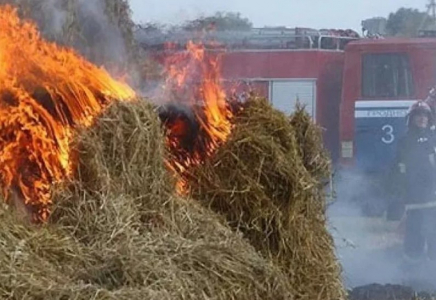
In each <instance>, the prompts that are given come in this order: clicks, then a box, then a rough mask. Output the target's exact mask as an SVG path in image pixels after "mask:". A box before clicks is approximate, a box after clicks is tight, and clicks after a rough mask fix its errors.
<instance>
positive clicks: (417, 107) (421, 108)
mask: <svg viewBox="0 0 436 300" xmlns="http://www.w3.org/2000/svg"><path fill="white" fill-rule="evenodd" d="M418 113H425V114H427V116H428V123H429V126H431V125H433V123H434V122H433V112H432V110H431V108H430V106H429V105H428V104H427V103H425V102H424V101H418V102H415V103H414V104H413V105H412V106H411V107H410V108H409V111H408V112H407V120H406V122H407V125H408V126H410V120H411V119H412V117H413V116H414V115H416V114H418Z"/></svg>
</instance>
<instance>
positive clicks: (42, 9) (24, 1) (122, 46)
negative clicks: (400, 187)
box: [10, 0, 140, 83]
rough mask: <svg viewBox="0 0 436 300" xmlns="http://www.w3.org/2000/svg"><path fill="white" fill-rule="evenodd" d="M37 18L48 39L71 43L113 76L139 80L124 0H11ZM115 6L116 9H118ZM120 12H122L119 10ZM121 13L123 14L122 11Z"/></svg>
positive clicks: (132, 38) (30, 15)
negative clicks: (112, 0)
mask: <svg viewBox="0 0 436 300" xmlns="http://www.w3.org/2000/svg"><path fill="white" fill-rule="evenodd" d="M10 2H11V3H15V4H16V5H18V6H20V7H22V10H23V11H24V12H25V15H26V16H27V17H31V18H32V19H33V20H35V21H36V23H37V24H38V27H39V29H40V31H41V32H42V35H43V36H44V37H45V38H47V39H48V40H52V41H55V42H56V43H58V44H61V45H65V46H69V47H72V48H74V49H75V50H76V51H78V52H79V53H80V54H81V55H83V56H84V57H86V58H87V59H88V60H90V61H91V62H93V63H94V64H97V65H99V66H105V68H106V69H107V70H108V71H109V72H111V73H112V75H114V76H117V77H118V76H124V75H127V77H129V79H130V81H132V83H137V82H139V81H140V79H139V74H138V70H137V64H136V63H132V62H133V59H135V58H136V57H137V55H138V52H136V51H137V48H135V43H134V37H133V29H134V28H133V27H134V23H133V21H131V20H130V19H129V12H128V11H124V10H126V9H127V8H128V6H127V4H126V3H124V2H123V1H118V0H117V1H114V2H110V1H106V0H92V1H89V0H39V1H36V0H10ZM115 10H116V11H115ZM119 12H121V13H119ZM119 14H122V15H119Z"/></svg>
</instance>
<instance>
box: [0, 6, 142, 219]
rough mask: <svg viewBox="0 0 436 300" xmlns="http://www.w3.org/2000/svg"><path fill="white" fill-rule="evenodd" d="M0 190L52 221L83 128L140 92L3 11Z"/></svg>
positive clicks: (0, 23) (0, 22) (12, 12)
mask: <svg viewBox="0 0 436 300" xmlns="http://www.w3.org/2000/svg"><path fill="white" fill-rule="evenodd" d="M0 29H1V30H0V183H1V185H2V188H3V194H4V196H5V198H6V199H7V198H8V197H9V194H10V192H11V191H14V192H18V193H19V194H20V196H21V197H22V198H23V200H24V202H25V204H26V207H27V208H28V209H29V211H30V212H31V213H32V214H33V217H34V218H35V219H36V220H45V219H46V218H47V216H48V214H49V207H50V204H51V193H50V186H51V184H53V183H56V182H62V181H63V180H65V179H67V178H68V177H70V176H71V173H72V161H71V160H72V159H71V149H70V142H71V138H72V135H73V133H74V128H75V127H76V126H90V125H91V124H92V123H93V120H94V118H95V117H96V116H98V115H99V114H100V113H101V112H102V110H103V109H104V108H105V107H106V106H107V104H109V103H110V102H111V101H112V100H113V99H118V100H130V99H133V98H134V97H135V92H134V91H133V90H132V89H131V88H130V87H129V86H128V85H126V84H124V83H121V82H119V81H116V80H114V79H113V78H112V77H111V76H110V75H109V74H108V72H106V71H105V70H104V69H103V68H98V67H96V66H94V65H92V64H91V63H89V62H87V61H86V60H84V59H83V58H81V57H80V56H79V55H78V54H76V53H75V52H74V51H73V50H70V49H66V48H62V47H59V46H57V45H55V44H54V43H49V42H46V41H44V40H43V39H42V38H41V36H40V34H39V32H38V30H37V28H36V26H35V25H34V24H33V23H32V22H29V21H22V20H20V19H19V17H18V15H17V11H16V10H15V9H14V8H12V7H10V6H1V7H0Z"/></svg>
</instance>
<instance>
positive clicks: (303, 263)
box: [190, 98, 345, 300]
mask: <svg viewBox="0 0 436 300" xmlns="http://www.w3.org/2000/svg"><path fill="white" fill-rule="evenodd" d="M320 145H321V143H320V133H319V129H318V128H317V127H316V126H315V125H314V124H313V122H312V121H311V119H310V117H309V116H307V114H306V113H305V112H304V110H303V109H302V108H297V112H296V113H295V114H294V115H293V116H292V117H291V119H289V118H287V117H286V116H285V115H284V114H282V113H281V112H279V111H277V110H274V109H273V108H272V107H271V105H270V104H269V103H268V102H267V101H266V100H265V99H261V98H252V99H250V100H249V101H248V103H247V106H246V108H245V109H244V111H243V112H242V113H241V114H240V115H239V116H238V117H237V118H236V120H235V128H234V130H233V132H232V134H231V135H230V137H229V139H228V141H227V142H226V143H225V144H224V145H223V146H222V147H220V148H219V149H218V151H217V153H216V154H215V155H214V157H213V158H212V159H210V160H207V161H206V163H205V164H204V165H203V166H201V167H200V168H198V169H197V170H194V171H193V172H192V174H191V175H192V180H191V182H190V185H191V187H192V196H193V197H194V198H195V199H198V201H200V202H201V203H202V204H204V206H206V207H209V208H210V209H212V210H213V211H215V212H217V213H218V214H220V215H222V216H223V217H225V218H226V220H227V222H228V224H229V225H230V226H231V227H232V228H234V230H236V231H240V232H242V233H243V234H244V236H245V237H246V238H247V239H248V241H250V243H251V244H252V245H253V246H254V247H255V248H256V249H257V250H258V251H260V252H261V253H262V254H263V255H264V257H266V258H271V259H272V260H273V261H274V262H275V263H276V264H277V265H278V266H280V268H281V269H282V270H283V271H284V272H285V273H286V274H288V276H289V279H290V283H291V286H292V288H293V289H294V290H295V291H296V297H297V298H298V299H308V300H309V299H310V300H312V299H344V297H345V296H344V294H345V292H344V289H343V286H342V283H341V276H340V275H341V274H340V267H339V264H338V262H337V260H336V257H335V255H334V246H333V240H332V237H331V236H330V235H329V233H328V231H327V229H326V220H325V199H324V195H323V193H322V187H323V185H322V181H323V180H326V179H328V176H329V171H328V170H329V162H328V159H327V156H326V154H325V152H324V151H323V148H322V146H320Z"/></svg>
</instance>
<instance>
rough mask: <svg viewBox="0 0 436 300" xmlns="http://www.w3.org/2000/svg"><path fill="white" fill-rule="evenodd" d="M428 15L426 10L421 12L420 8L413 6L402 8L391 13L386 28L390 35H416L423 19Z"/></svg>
mask: <svg viewBox="0 0 436 300" xmlns="http://www.w3.org/2000/svg"><path fill="white" fill-rule="evenodd" d="M427 16H428V15H427V13H425V12H421V11H419V10H418V9H413V8H404V7H402V8H400V9H398V10H397V11H396V12H395V13H391V14H389V17H388V21H387V24H386V30H387V33H388V35H389V36H399V37H416V36H418V31H419V29H420V26H421V25H424V26H425V25H427V24H423V21H424V20H426V19H427V22H426V23H428V21H429V18H426V17H427Z"/></svg>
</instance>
